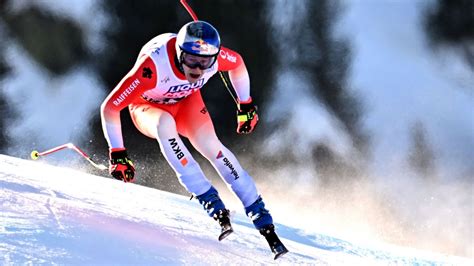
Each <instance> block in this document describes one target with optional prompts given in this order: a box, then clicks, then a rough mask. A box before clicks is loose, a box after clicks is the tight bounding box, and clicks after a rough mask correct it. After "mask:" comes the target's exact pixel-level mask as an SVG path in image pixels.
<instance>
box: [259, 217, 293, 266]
mask: <svg viewBox="0 0 474 266" xmlns="http://www.w3.org/2000/svg"><path fill="white" fill-rule="evenodd" d="M259 231H260V234H261V235H262V236H264V237H265V239H266V240H267V242H268V245H269V246H270V249H271V250H272V252H273V254H275V257H274V259H275V260H276V259H278V258H279V257H280V256H282V255H284V254H286V253H287V252H288V249H286V247H285V245H283V243H282V242H281V241H280V238H278V236H277V234H276V233H275V226H274V225H273V224H270V225H267V226H265V227H264V228H262V229H260V230H259Z"/></svg>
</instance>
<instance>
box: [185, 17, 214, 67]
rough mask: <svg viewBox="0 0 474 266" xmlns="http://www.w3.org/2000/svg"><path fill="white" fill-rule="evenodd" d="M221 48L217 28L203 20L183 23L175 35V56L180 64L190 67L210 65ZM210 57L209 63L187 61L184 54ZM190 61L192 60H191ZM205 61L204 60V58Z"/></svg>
mask: <svg viewBox="0 0 474 266" xmlns="http://www.w3.org/2000/svg"><path fill="white" fill-rule="evenodd" d="M220 48H221V41H220V37H219V33H218V32H217V30H216V29H215V28H214V27H213V26H212V25H211V24H209V23H207V22H205V21H192V22H189V23H187V24H185V25H184V26H183V27H182V28H181V29H180V30H179V32H178V35H177V36H176V56H177V58H178V62H179V63H180V64H183V63H184V64H186V65H187V66H189V67H191V68H196V67H199V68H201V69H206V68H210V67H212V65H214V63H215V61H217V60H216V59H217V55H218V54H219V51H220ZM187 55H191V56H197V57H210V58H212V59H211V61H210V62H209V63H206V62H204V63H198V64H195V63H196V62H191V63H190V62H189V61H190V60H184V59H185V56H187ZM191 61H192V60H191ZM204 61H206V60H204Z"/></svg>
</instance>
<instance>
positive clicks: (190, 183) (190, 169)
mask: <svg viewBox="0 0 474 266" xmlns="http://www.w3.org/2000/svg"><path fill="white" fill-rule="evenodd" d="M177 176H178V180H179V182H180V183H181V185H183V186H184V188H186V190H187V191H188V192H190V193H191V194H193V195H201V194H202V193H204V192H206V191H207V190H208V189H209V187H211V182H210V181H209V180H208V179H207V178H206V177H205V176H204V173H203V172H202V170H201V168H200V167H199V165H198V163H197V162H196V161H194V160H193V159H190V160H189V161H188V163H187V165H186V171H185V172H182V173H177Z"/></svg>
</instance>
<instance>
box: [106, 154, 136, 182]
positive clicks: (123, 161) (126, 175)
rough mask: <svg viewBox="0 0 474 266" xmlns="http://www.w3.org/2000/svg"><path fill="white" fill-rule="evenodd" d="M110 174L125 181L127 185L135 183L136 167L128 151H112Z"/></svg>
mask: <svg viewBox="0 0 474 266" xmlns="http://www.w3.org/2000/svg"><path fill="white" fill-rule="evenodd" d="M109 173H110V174H111V175H112V176H113V177H114V178H115V179H118V180H123V182H125V183H127V182H133V181H135V179H134V177H135V167H134V166H133V163H132V160H130V159H129V158H128V155H127V150H126V149H123V148H121V149H111V150H110V166H109Z"/></svg>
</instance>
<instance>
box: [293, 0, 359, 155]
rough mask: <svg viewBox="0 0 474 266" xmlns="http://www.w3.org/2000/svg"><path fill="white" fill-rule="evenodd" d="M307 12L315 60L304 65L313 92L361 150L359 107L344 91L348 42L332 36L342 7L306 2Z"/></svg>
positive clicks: (324, 0) (336, 3)
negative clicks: (341, 123)
mask: <svg viewBox="0 0 474 266" xmlns="http://www.w3.org/2000/svg"><path fill="white" fill-rule="evenodd" d="M308 8H309V9H310V10H311V11H310V14H311V22H310V24H309V28H310V32H311V34H312V35H313V41H314V44H315V46H314V47H311V50H312V51H313V53H315V54H316V55H317V60H314V61H310V62H305V63H306V64H307V67H308V69H310V71H311V72H312V79H313V81H314V84H315V86H313V88H314V92H315V94H316V95H318V96H319V97H320V98H321V100H323V102H324V103H325V104H326V107H327V108H328V109H329V110H330V111H331V112H332V113H334V114H336V116H337V117H338V118H339V119H340V120H341V121H342V122H343V124H344V125H345V127H346V129H347V130H348V132H349V133H350V134H351V135H352V137H353V140H354V143H356V144H357V145H358V148H362V147H363V145H364V144H365V140H366V136H364V134H363V133H362V132H360V126H359V122H360V116H361V114H362V105H361V103H360V102H359V100H358V98H357V97H356V95H351V94H350V93H348V89H349V88H347V87H346V85H347V84H348V82H347V78H348V70H349V67H350V64H351V51H350V42H349V40H345V39H338V38H336V37H334V34H333V32H334V26H335V24H336V23H337V21H338V19H339V16H340V15H341V13H342V12H343V10H342V6H341V4H340V3H339V1H329V0H319V1H309V6H308ZM301 52H302V53H304V52H305V50H304V49H302V51H301Z"/></svg>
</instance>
